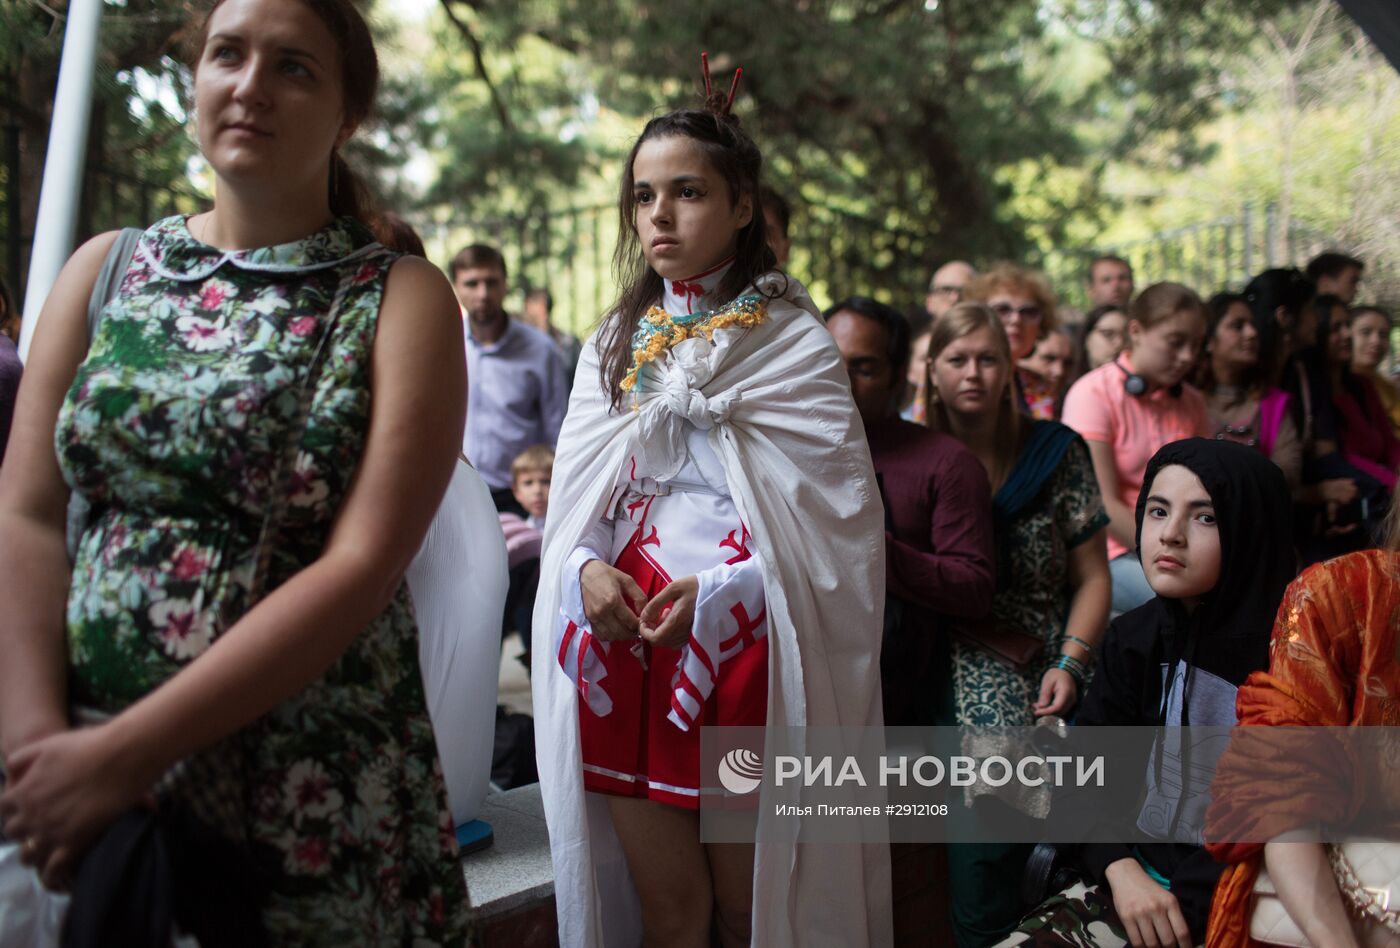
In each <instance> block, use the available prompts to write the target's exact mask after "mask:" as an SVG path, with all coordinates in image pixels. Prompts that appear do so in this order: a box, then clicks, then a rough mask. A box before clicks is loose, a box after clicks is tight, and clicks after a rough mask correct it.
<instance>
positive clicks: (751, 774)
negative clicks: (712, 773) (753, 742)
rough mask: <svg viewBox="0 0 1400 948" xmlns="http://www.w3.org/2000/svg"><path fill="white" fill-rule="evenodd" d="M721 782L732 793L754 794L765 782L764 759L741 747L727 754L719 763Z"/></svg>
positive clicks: (739, 794) (740, 794)
mask: <svg viewBox="0 0 1400 948" xmlns="http://www.w3.org/2000/svg"><path fill="white" fill-rule="evenodd" d="M719 782H720V784H721V785H722V786H723V787H724V789H726V790H728V791H729V792H730V793H733V794H736V795H738V796H742V795H744V794H746V793H753V792H754V791H755V790H757V789H758V785H759V784H760V783H762V782H763V758H762V757H759V756H758V755H757V754H755V753H754V752H753V751H751V750H749V749H748V748H744V747H740V748H737V749H736V750H732V751H730V752H729V753H727V754H725V755H724V757H723V758H722V759H721V760H720V762H719Z"/></svg>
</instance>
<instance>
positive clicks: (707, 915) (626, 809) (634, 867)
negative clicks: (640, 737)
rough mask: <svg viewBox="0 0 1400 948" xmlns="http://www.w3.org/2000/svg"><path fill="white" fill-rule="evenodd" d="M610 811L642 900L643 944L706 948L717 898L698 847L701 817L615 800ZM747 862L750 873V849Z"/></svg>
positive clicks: (661, 806)
mask: <svg viewBox="0 0 1400 948" xmlns="http://www.w3.org/2000/svg"><path fill="white" fill-rule="evenodd" d="M608 809H609V811H610V812H611V813H612V821H613V827H614V829H616V830H617V838H618V840H619V841H621V843H622V851H623V854H624V855H625V856H626V857H627V868H628V869H630V870H631V872H632V881H633V883H635V884H636V886H637V894H638V895H639V896H640V897H641V901H642V930H643V932H644V933H645V934H644V936H643V944H644V945H646V946H648V948H709V946H710V923H711V920H712V918H713V916H714V913H715V912H714V909H715V895H714V889H713V887H712V886H711V883H710V862H709V861H708V860H707V859H706V857H705V847H703V846H701V845H700V814H699V813H698V812H696V811H694V810H682V809H680V808H678V807H673V806H667V805H666V804H664V803H657V802H656V801H654V800H639V799H634V798H629V797H615V796H609V797H608ZM711 848H712V849H713V848H714V847H711ZM749 859H750V862H749V865H750V872H752V865H753V861H752V860H753V857H752V848H750V857H749ZM745 896H746V897H747V893H745ZM747 943H748V942H747V940H746V941H745V942H744V944H747ZM728 944H729V942H728V941H726V942H725V945H726V946H727V945H728Z"/></svg>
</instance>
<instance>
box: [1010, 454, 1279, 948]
mask: <svg viewBox="0 0 1400 948" xmlns="http://www.w3.org/2000/svg"><path fill="white" fill-rule="evenodd" d="M1143 484H1144V489H1143V491H1142V493H1141V494H1140V495H1139V497H1138V505H1137V542H1138V547H1139V549H1140V550H1141V551H1142V563H1143V569H1144V571H1145V573H1146V575H1147V581H1148V583H1149V584H1150V585H1151V586H1152V588H1153V591H1154V592H1156V593H1157V596H1156V597H1155V598H1153V599H1151V600H1149V601H1148V602H1147V603H1145V604H1143V605H1142V606H1139V607H1138V608H1137V609H1134V610H1133V611H1131V612H1128V613H1125V614H1124V615H1122V616H1120V617H1119V618H1117V619H1115V620H1114V621H1113V622H1112V624H1110V625H1109V628H1108V634H1107V637H1106V638H1105V641H1104V646H1103V654H1102V656H1101V658H1100V662H1099V668H1098V670H1097V672H1096V673H1095V675H1094V679H1093V681H1092V683H1091V684H1090V685H1089V688H1088V691H1087V693H1086V694H1085V697H1084V702H1083V704H1082V705H1081V706H1080V710H1079V714H1078V717H1077V719H1076V722H1075V723H1076V724H1077V725H1089V726H1093V725H1116V726H1133V725H1137V726H1148V727H1161V726H1166V727H1167V728H1168V729H1169V730H1168V731H1165V732H1163V734H1164V738H1163V743H1164V744H1177V745H1179V748H1178V749H1176V752H1177V753H1179V754H1180V756H1181V758H1182V760H1181V772H1182V773H1185V774H1187V775H1188V779H1187V780H1186V781H1185V786H1181V785H1180V784H1181V781H1175V782H1172V781H1163V779H1162V759H1163V753H1162V750H1161V748H1160V747H1158V746H1157V745H1153V749H1152V752H1151V753H1144V755H1143V757H1142V758H1141V760H1135V761H1132V762H1127V763H1125V764H1124V765H1123V767H1124V769H1122V770H1120V769H1119V765H1117V764H1115V766H1114V771H1115V773H1135V774H1143V775H1144V776H1145V778H1146V781H1147V796H1146V799H1145V801H1144V803H1143V805H1142V808H1141V810H1140V812H1138V813H1136V814H1124V815H1123V816H1122V817H1121V818H1117V819H1100V820H1098V821H1097V825H1096V827H1095V831H1094V832H1093V834H1092V837H1091V838H1093V839H1095V840H1103V841H1102V842H1092V843H1086V844H1085V845H1083V846H1082V847H1080V848H1079V852H1078V854H1077V863H1078V865H1079V868H1080V869H1081V870H1082V872H1083V875H1084V877H1085V881H1084V882H1082V883H1078V884H1076V885H1075V886H1073V887H1071V889H1069V890H1066V891H1065V892H1063V893H1061V894H1060V895H1058V896H1055V897H1053V898H1052V899H1050V900H1049V901H1047V902H1046V903H1045V904H1044V905H1042V906H1041V907H1040V908H1039V909H1037V910H1036V911H1035V912H1033V913H1032V915H1030V916H1028V917H1027V919H1026V920H1025V921H1023V922H1022V924H1021V926H1020V928H1019V929H1018V931H1017V933H1016V934H1013V935H1012V936H1011V938H1010V939H1008V940H1007V942H1005V944H1007V945H1013V944H1025V943H1033V944H1036V945H1056V944H1073V945H1080V944H1116V943H1118V942H1114V941H1108V940H1104V939H1103V938H1101V937H1100V936H1101V935H1103V934H1104V933H1105V932H1107V931H1111V932H1112V933H1113V934H1114V935H1115V936H1117V938H1119V939H1122V940H1123V941H1126V942H1129V943H1131V944H1133V945H1141V944H1144V943H1149V942H1150V943H1154V944H1161V945H1184V946H1189V945H1195V944H1199V943H1200V941H1201V940H1202V938H1203V937H1204V936H1205V928H1206V918H1207V916H1208V914H1209V911H1210V901H1211V893H1212V891H1213V889H1214V887H1215V882H1216V879H1217V878H1218V876H1219V874H1220V871H1221V868H1222V867H1221V866H1219V865H1218V864H1216V863H1215V862H1214V861H1213V860H1212V859H1211V857H1210V855H1209V853H1207V852H1206V851H1205V849H1204V848H1203V842H1204V825H1205V808H1206V804H1207V803H1208V802H1209V798H1208V786H1209V777H1210V775H1209V773H1208V772H1206V771H1208V770H1209V768H1202V767H1199V766H1198V767H1191V766H1190V765H1189V756H1190V746H1189V745H1188V744H1186V743H1184V742H1181V741H1180V740H1173V737H1172V733H1173V732H1172V730H1171V729H1173V728H1175V727H1177V726H1186V725H1206V726H1220V727H1230V726H1233V725H1234V724H1235V691H1236V689H1237V688H1238V687H1239V685H1240V684H1241V683H1242V682H1243V681H1244V679H1245V677H1246V676H1247V675H1248V674H1249V673H1250V672H1252V671H1255V670H1257V669H1264V668H1267V667H1268V664H1269V637H1270V634H1271V632H1272V629H1273V623H1274V614H1275V613H1276V612H1277V610H1278V606H1279V602H1280V600H1281V599H1282V597H1283V591H1284V588H1285V587H1286V586H1287V585H1288V582H1289V581H1290V580H1291V579H1292V578H1293V575H1294V572H1295V569H1294V557H1293V542H1292V530H1291V527H1290V524H1291V515H1290V508H1289V491H1288V485H1287V483H1286V482H1285V481H1284V478H1283V474H1282V473H1281V472H1280V471H1279V469H1278V468H1277V467H1276V466H1275V465H1274V464H1272V463H1271V462H1270V461H1269V460H1268V459H1267V458H1265V457H1264V456H1263V455H1262V454H1260V453H1259V452H1258V451H1256V450H1253V449H1251V448H1249V447H1246V446H1245V445H1241V444H1235V443H1232V442H1228V441H1212V440H1207V439H1203V438H1192V439H1189V440H1185V441H1176V442H1173V443H1171V444H1168V445H1166V446H1165V447H1163V448H1162V449H1161V450H1160V451H1158V452H1157V453H1156V454H1155V455H1154V456H1153V457H1152V460H1151V461H1150V462H1149V463H1148V466H1147V471H1146V475H1145V477H1144V478H1143ZM1168 682H1170V683H1171V685H1170V687H1167V683H1168ZM1176 733H1178V734H1179V733H1180V732H1176ZM1134 838H1137V839H1139V840H1142V841H1141V842H1139V843H1138V844H1137V845H1133V844H1132V843H1130V842H1127V840H1131V839H1134ZM1119 840H1123V842H1119ZM1091 926H1092V930H1091ZM1101 926H1107V928H1104V927H1101Z"/></svg>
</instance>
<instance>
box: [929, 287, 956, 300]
mask: <svg viewBox="0 0 1400 948" xmlns="http://www.w3.org/2000/svg"><path fill="white" fill-rule="evenodd" d="M929 292H930V293H933V294H934V295H935V296H956V297H958V298H959V299H962V295H963V288H962V287H960V286H935V287H934V288H933V289H932V290H930V291H929Z"/></svg>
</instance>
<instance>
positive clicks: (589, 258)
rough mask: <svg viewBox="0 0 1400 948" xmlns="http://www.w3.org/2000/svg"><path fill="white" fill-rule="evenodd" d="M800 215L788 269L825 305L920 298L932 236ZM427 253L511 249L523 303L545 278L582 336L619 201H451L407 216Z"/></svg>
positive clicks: (514, 293)
mask: <svg viewBox="0 0 1400 948" xmlns="http://www.w3.org/2000/svg"><path fill="white" fill-rule="evenodd" d="M802 215H803V216H802V217H801V218H798V219H795V220H794V222H793V228H792V230H793V235H794V238H795V240H794V245H793V251H792V260H791V261H790V262H789V269H790V270H791V272H792V273H793V274H794V275H796V276H797V277H798V278H799V279H802V280H803V282H804V283H805V284H806V286H807V288H808V290H809V291H810V292H811V294H812V297H813V298H814V299H815V300H816V301H817V303H818V305H825V304H827V303H830V302H832V301H833V299H834V298H835V297H837V296H844V295H847V294H851V293H860V294H864V295H873V296H876V297H879V298H881V299H885V300H888V301H890V302H891V303H894V304H895V305H898V306H904V305H910V304H913V303H916V302H921V301H922V300H923V298H924V286H925V284H926V282H927V280H928V266H927V264H926V263H925V260H926V255H927V244H928V240H927V238H926V237H925V236H924V235H921V234H917V233H914V232H913V231H908V230H903V229H900V228H892V227H887V226H884V225H882V224H881V223H880V222H878V221H873V220H869V219H867V218H863V217H860V216H857V215H853V214H848V213H845V212H843V211H840V210H836V209H832V208H826V207H821V206H815V205H809V206H808V207H806V208H804V209H803V211H802ZM408 217H409V219H410V221H411V223H412V224H413V225H414V227H415V228H416V229H417V230H418V232H419V234H420V235H421V236H422V237H423V243H424V245H425V246H426V248H427V250H428V256H429V258H430V259H431V260H432V261H433V262H434V263H437V264H438V265H439V266H441V267H442V268H443V269H444V270H446V269H447V264H448V262H449V261H450V260H451V259H452V257H453V255H454V254H456V253H457V251H459V250H461V249H462V248H463V247H465V246H467V245H468V244H472V243H485V244H489V245H491V246H493V247H495V248H496V249H497V250H499V251H500V252H501V253H502V255H504V256H505V258H506V267H507V269H508V271H509V276H510V285H511V294H510V296H509V297H508V298H507V308H510V309H515V310H518V309H519V306H520V302H521V298H522V297H523V295H524V293H525V291H526V290H528V289H532V288H536V287H542V288H544V289H547V290H549V292H550V295H551V296H552V297H553V299H554V311H553V317H554V323H555V325H557V326H560V327H562V328H566V329H568V330H569V331H571V332H574V333H576V334H578V335H585V334H587V333H588V332H589V331H591V329H592V328H593V327H594V326H596V325H597V323H598V322H599V320H600V319H601V318H602V316H603V314H604V310H605V309H606V308H607V307H608V306H609V305H610V304H611V303H612V302H613V299H614V297H615V296H616V294H617V285H616V282H615V280H614V276H613V272H612V256H613V250H614V247H615V246H616V243H617V234H618V226H619V221H618V216H617V209H616V207H614V206H612V205H602V206H593V207H570V208H564V209H562V210H549V209H543V208H541V209H538V210H536V211H533V212H531V213H528V214H523V215H516V216H505V217H494V218H482V219H470V218H466V219H458V218H455V217H454V216H453V214H452V212H451V210H450V209H447V208H437V209H428V210H424V211H421V212H419V213H418V214H416V215H413V214H411V215H408Z"/></svg>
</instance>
